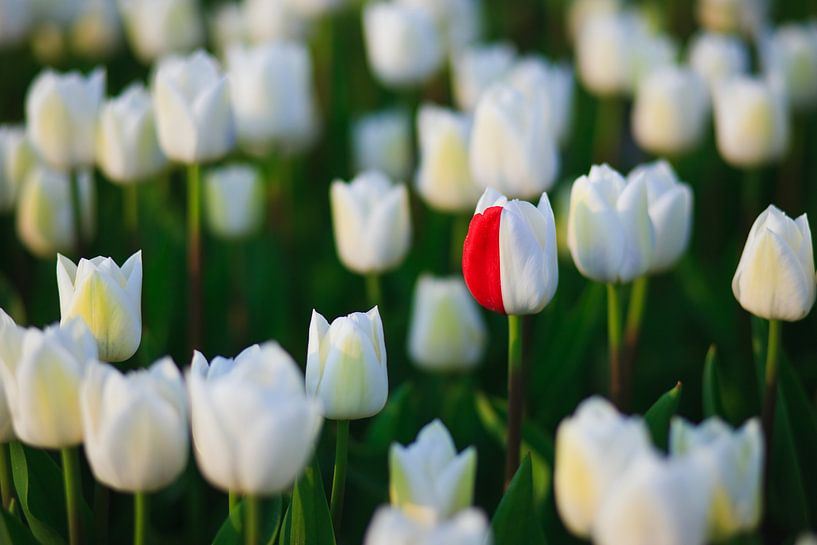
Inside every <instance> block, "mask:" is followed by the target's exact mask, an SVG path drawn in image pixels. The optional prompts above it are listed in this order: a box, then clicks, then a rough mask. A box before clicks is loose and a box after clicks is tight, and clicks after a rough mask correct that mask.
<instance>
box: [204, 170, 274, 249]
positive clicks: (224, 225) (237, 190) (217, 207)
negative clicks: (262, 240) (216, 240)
mask: <svg viewBox="0 0 817 545" xmlns="http://www.w3.org/2000/svg"><path fill="white" fill-rule="evenodd" d="M204 183H205V186H204V195H205V212H206V215H207V223H208V225H209V226H210V230H211V231H212V232H213V233H215V234H216V235H218V236H220V237H223V238H228V239H231V238H241V237H245V236H248V235H250V234H252V233H254V232H255V231H257V230H258V228H259V227H260V225H261V222H262V220H263V219H264V202H265V201H264V183H263V182H262V181H261V176H260V173H259V172H258V170H257V169H256V168H254V167H252V166H250V165H242V164H232V165H227V166H223V167H219V168H216V169H212V170H210V171H208V172H207V174H206V175H205V178H204Z"/></svg>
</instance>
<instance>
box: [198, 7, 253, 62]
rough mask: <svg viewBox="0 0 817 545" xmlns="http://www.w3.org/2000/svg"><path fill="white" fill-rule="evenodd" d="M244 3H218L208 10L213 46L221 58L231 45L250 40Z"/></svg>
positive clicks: (245, 43) (245, 42)
mask: <svg viewBox="0 0 817 545" xmlns="http://www.w3.org/2000/svg"><path fill="white" fill-rule="evenodd" d="M245 6H246V4H245V3H241V4H239V3H237V2H235V3H229V4H219V5H217V6H216V7H215V8H213V10H212V11H211V12H210V14H209V17H208V28H209V30H210V35H211V36H212V37H213V43H214V48H215V50H216V52H217V54H218V56H219V58H221V59H223V58H225V57H226V54H227V51H229V49H230V48H231V47H233V46H237V45H247V44H249V41H250V36H249V29H248V28H247V26H248V25H247V18H246V15H245V11H246V9H245Z"/></svg>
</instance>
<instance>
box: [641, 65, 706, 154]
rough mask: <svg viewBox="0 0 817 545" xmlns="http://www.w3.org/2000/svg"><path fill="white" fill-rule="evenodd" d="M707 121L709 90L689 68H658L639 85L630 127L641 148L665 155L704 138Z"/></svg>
mask: <svg viewBox="0 0 817 545" xmlns="http://www.w3.org/2000/svg"><path fill="white" fill-rule="evenodd" d="M708 121H709V93H708V92H707V89H706V84H705V83H704V80H703V79H702V78H701V77H700V76H699V75H698V74H697V73H695V72H693V71H692V70H690V69H688V68H680V67H676V66H667V67H664V68H659V69H658V70H655V71H653V72H652V73H651V74H650V75H649V76H647V77H646V78H645V79H644V80H643V81H642V82H641V83H640V84H639V85H638V88H637V91H636V95H635V104H634V106H633V111H632V126H633V136H634V137H635V141H636V142H637V143H638V145H639V146H640V147H641V148H643V149H645V150H647V151H650V152H652V153H656V154H667V155H675V154H680V153H684V152H686V151H689V150H691V149H693V148H695V146H697V145H698V144H699V143H700V142H701V140H702V139H703V136H704V132H705V130H706V129H707V128H708V126H709V124H708V123H707V122H708Z"/></svg>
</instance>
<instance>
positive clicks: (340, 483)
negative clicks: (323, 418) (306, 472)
mask: <svg viewBox="0 0 817 545" xmlns="http://www.w3.org/2000/svg"><path fill="white" fill-rule="evenodd" d="M348 458H349V421H348V420H338V421H337V443H335V474H334V475H333V476H332V498H331V500H330V505H331V511H332V524H333V526H334V529H335V540H336V541H337V538H338V534H339V533H340V522H341V517H342V515H343V494H344V490H345V489H346V462H347V460H348Z"/></svg>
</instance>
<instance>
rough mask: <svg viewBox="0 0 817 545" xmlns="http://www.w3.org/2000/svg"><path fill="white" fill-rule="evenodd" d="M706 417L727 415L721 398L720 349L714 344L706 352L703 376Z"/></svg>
mask: <svg viewBox="0 0 817 545" xmlns="http://www.w3.org/2000/svg"><path fill="white" fill-rule="evenodd" d="M703 410H704V417H706V418H709V417H712V416H719V417H721V418H723V417H724V416H725V414H724V410H723V401H722V399H721V382H720V376H719V371H718V349H717V347H716V346H715V345H714V344H713V345H712V346H710V347H709V350H708V351H707V352H706V360H704V378H703Z"/></svg>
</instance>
